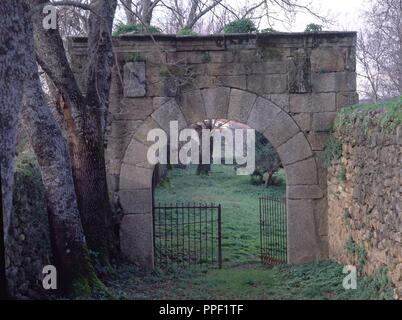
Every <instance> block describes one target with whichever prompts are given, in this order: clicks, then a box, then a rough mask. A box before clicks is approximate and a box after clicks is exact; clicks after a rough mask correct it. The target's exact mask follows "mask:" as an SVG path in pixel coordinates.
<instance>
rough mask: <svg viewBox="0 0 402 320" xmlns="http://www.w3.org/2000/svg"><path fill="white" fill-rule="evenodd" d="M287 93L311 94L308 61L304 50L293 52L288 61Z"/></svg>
mask: <svg viewBox="0 0 402 320" xmlns="http://www.w3.org/2000/svg"><path fill="white" fill-rule="evenodd" d="M288 68H289V79H288V80H289V92H290V93H309V92H311V73H310V72H311V71H310V59H309V57H308V55H307V53H306V52H305V50H304V49H300V50H295V51H294V52H293V53H292V56H291V59H290V60H289V66H288Z"/></svg>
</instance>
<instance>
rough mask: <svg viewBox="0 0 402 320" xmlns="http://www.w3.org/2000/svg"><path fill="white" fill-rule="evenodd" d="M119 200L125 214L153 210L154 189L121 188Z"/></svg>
mask: <svg viewBox="0 0 402 320" xmlns="http://www.w3.org/2000/svg"><path fill="white" fill-rule="evenodd" d="M119 201H120V205H121V207H122V209H123V212H124V214H139V213H148V212H152V189H134V190H120V191H119Z"/></svg>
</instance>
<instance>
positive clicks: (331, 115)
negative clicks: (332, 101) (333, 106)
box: [313, 112, 336, 132]
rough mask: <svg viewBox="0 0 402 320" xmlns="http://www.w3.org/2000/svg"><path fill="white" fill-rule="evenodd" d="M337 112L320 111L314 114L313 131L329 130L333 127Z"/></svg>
mask: <svg viewBox="0 0 402 320" xmlns="http://www.w3.org/2000/svg"><path fill="white" fill-rule="evenodd" d="M335 118H336V112H318V113H314V114H313V131H315V132H328V131H330V130H331V129H332V127H333V124H334V121H335Z"/></svg>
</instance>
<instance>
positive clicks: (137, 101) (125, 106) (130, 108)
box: [114, 98, 153, 120]
mask: <svg viewBox="0 0 402 320" xmlns="http://www.w3.org/2000/svg"><path fill="white" fill-rule="evenodd" d="M152 111H153V104H152V99H151V98H124V99H122V100H121V102H120V110H119V112H115V113H114V115H115V116H118V117H119V118H120V119H124V120H144V119H145V118H147V117H148V116H149V115H150V114H151V113H152Z"/></svg>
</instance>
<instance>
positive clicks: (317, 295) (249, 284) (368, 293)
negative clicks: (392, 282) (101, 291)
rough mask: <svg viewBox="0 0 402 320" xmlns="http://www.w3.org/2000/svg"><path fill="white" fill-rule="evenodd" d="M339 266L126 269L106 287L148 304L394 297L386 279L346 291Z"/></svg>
mask: <svg viewBox="0 0 402 320" xmlns="http://www.w3.org/2000/svg"><path fill="white" fill-rule="evenodd" d="M342 270H343V266H342V265H339V264H337V263H334V262H330V261H327V262H319V263H309V264H305V265H302V266H281V267H274V268H267V267H264V266H262V265H260V264H258V263H254V264H243V265H241V266H237V267H230V268H224V269H222V270H206V269H200V268H196V269H191V268H190V269H180V268H174V267H173V266H172V268H171V269H170V270H165V271H161V270H156V271H154V272H152V273H150V274H146V273H144V272H143V271H140V270H138V269H136V268H135V267H133V266H127V265H122V266H120V267H118V268H116V269H115V273H114V274H113V275H112V276H111V277H110V278H109V279H108V280H107V281H106V283H107V285H108V287H109V288H110V290H111V293H112V294H113V296H114V297H116V298H117V299H136V300H137V299H149V300H168V299H174V300H226V299H228V300H377V299H389V298H391V297H392V295H391V292H390V288H389V286H387V284H386V281H385V280H383V274H379V275H378V276H376V277H375V278H374V279H369V278H359V279H358V287H357V290H345V289H344V288H343V286H342V280H343V278H344V276H345V275H344V274H343V273H342Z"/></svg>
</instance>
